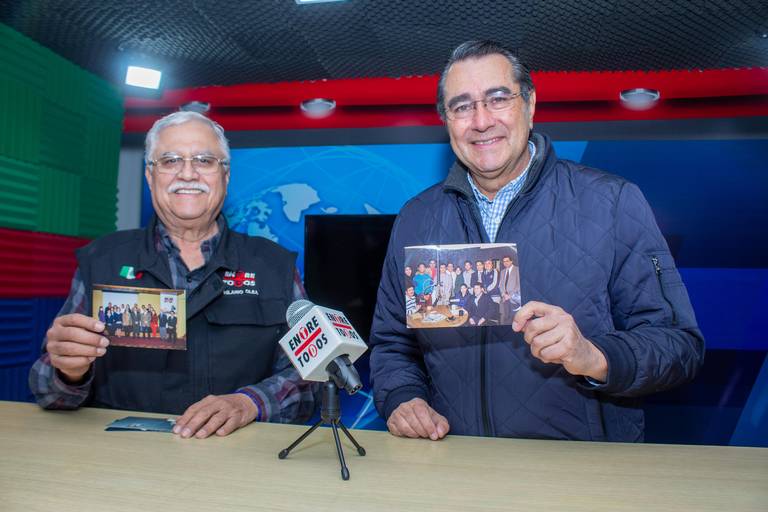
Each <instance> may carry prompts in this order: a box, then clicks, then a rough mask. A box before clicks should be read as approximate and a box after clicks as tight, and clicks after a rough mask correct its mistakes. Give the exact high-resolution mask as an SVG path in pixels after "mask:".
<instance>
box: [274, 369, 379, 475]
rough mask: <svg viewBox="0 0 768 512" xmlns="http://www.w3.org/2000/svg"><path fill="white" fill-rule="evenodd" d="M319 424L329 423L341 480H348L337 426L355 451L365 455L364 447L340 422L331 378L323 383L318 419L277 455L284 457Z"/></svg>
mask: <svg viewBox="0 0 768 512" xmlns="http://www.w3.org/2000/svg"><path fill="white" fill-rule="evenodd" d="M321 424H325V425H330V426H331V429H332V430H333V439H334V440H335V441H336V454H337V455H338V456H339V464H341V478H342V480H349V469H348V468H347V463H346V462H345V461H344V450H343V448H342V447H341V440H340V439H339V430H338V429H339V428H341V431H342V432H344V434H346V436H347V437H348V438H349V440H350V441H352V444H353V445H355V448H357V453H358V454H360V455H361V456H363V455H365V448H363V447H362V446H360V445H359V444H358V443H357V441H355V438H354V437H352V434H350V433H349V430H347V427H345V426H344V424H343V423H342V422H341V404H340V403H339V387H338V386H337V385H336V383H335V382H334V380H333V379H328V382H326V383H325V384H323V402H322V406H321V408H320V420H318V422H317V423H315V424H314V425H312V426H311V427H310V428H309V430H307V431H306V432H304V433H303V434H302V435H301V436H300V437H299V438H298V439H296V440H295V441H294V442H293V444H291V446H289V447H288V448H285V449H284V450H281V451H280V453H279V454H278V455H277V456H278V457H279V458H280V459H284V458H286V457H287V456H288V454H289V453H290V452H291V450H293V449H294V448H296V447H297V446H298V445H299V444H300V443H301V442H302V441H303V440H305V439H306V438H307V437H309V435H310V434H311V433H312V432H314V431H315V429H316V428H317V427H319V426H320V425H321Z"/></svg>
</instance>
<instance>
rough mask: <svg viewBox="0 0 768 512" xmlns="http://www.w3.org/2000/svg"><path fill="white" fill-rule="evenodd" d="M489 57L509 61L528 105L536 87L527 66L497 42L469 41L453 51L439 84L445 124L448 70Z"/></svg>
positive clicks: (440, 110) (438, 103)
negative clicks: (501, 57) (493, 56)
mask: <svg viewBox="0 0 768 512" xmlns="http://www.w3.org/2000/svg"><path fill="white" fill-rule="evenodd" d="M488 55H501V56H503V57H505V58H506V59H507V60H508V61H509V63H510V64H511V65H512V79H513V80H514V81H515V83H517V84H518V85H519V86H520V95H521V96H522V97H523V100H525V104H526V105H528V100H529V99H530V98H531V93H532V92H533V91H534V89H535V87H534V86H533V80H532V79H531V72H530V71H528V68H527V67H526V66H525V64H523V63H522V62H521V61H520V59H518V58H517V56H516V55H515V54H514V53H513V52H512V51H511V50H509V49H508V48H505V47H504V46H502V45H501V44H499V43H497V42H495V41H467V42H465V43H462V44H460V45H459V46H457V47H456V49H455V50H453V53H451V57H450V58H449V59H448V63H447V64H446V65H445V68H443V72H442V74H441V75H440V81H439V82H438V83H437V113H438V114H440V119H442V120H443V122H445V77H446V75H447V74H448V70H449V69H451V66H453V65H454V64H455V63H456V62H460V61H463V60H468V59H479V58H481V57H486V56H488Z"/></svg>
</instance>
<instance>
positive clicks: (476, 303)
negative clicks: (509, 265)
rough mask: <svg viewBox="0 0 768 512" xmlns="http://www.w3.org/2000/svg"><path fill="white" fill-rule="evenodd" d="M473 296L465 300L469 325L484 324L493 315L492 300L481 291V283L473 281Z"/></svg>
mask: <svg viewBox="0 0 768 512" xmlns="http://www.w3.org/2000/svg"><path fill="white" fill-rule="evenodd" d="M472 292H473V295H474V296H473V297H472V298H470V299H469V300H468V301H467V302H466V305H465V307H466V309H467V315H468V316H469V320H468V322H469V325H478V326H479V325H486V324H487V323H488V321H489V320H491V317H492V316H493V301H492V300H491V299H490V297H488V294H486V293H485V292H484V291H483V285H481V284H480V283H475V286H474V287H473V289H472Z"/></svg>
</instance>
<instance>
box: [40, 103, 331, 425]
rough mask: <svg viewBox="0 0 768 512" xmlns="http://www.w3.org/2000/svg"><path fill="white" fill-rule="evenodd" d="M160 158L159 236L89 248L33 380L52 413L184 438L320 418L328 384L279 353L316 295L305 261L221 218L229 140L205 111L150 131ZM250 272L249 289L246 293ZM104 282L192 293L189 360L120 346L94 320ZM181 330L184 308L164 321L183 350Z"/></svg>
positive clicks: (152, 159) (143, 234) (156, 177)
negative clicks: (148, 426) (137, 414)
mask: <svg viewBox="0 0 768 512" xmlns="http://www.w3.org/2000/svg"><path fill="white" fill-rule="evenodd" d="M146 162H147V165H146V169H145V177H146V179H147V182H148V184H149V188H150V191H151V193H152V204H153V206H154V209H155V213H156V214H157V215H156V217H155V218H153V219H152V221H151V222H150V224H149V226H148V227H147V228H145V229H135V230H128V231H118V232H116V233H112V234H109V235H107V236H105V237H102V238H100V239H98V240H95V241H93V242H92V243H90V244H89V245H87V246H86V247H84V248H82V249H80V250H79V251H78V252H77V259H78V267H77V271H76V273H75V277H74V279H73V281H72V289H71V291H70V295H69V298H68V299H67V301H66V303H65V304H64V307H63V308H62V310H61V311H60V312H59V315H58V316H57V317H56V319H55V320H54V322H53V325H52V326H51V328H50V329H49V330H48V332H47V336H46V340H45V341H44V353H43V355H42V356H41V357H40V359H38V361H37V362H36V363H35V364H34V365H33V367H32V370H31V371H30V387H31V389H32V391H33V393H34V394H35V397H36V398H37V401H38V403H39V404H40V405H41V406H42V407H45V408H49V409H74V408H77V407H80V406H82V405H87V406H96V407H108V408H112V409H129V410H141V411H151V412H162V413H172V414H179V415H181V416H180V417H179V418H178V420H177V421H176V425H175V427H174V433H176V434H178V435H180V436H181V437H184V438H189V437H193V436H194V437H196V438H205V437H209V436H211V435H218V436H223V435H228V434H230V433H232V432H233V431H235V430H237V429H238V428H240V427H243V426H245V425H248V424H249V423H250V422H252V421H254V420H258V421H273V422H286V423H287V422H300V421H303V420H305V419H308V417H309V416H311V414H312V412H313V409H314V389H315V388H316V387H315V386H312V385H311V383H309V382H305V381H303V380H302V379H301V378H300V376H299V374H298V372H297V371H296V370H295V369H294V368H293V366H292V365H291V364H290V362H289V360H288V358H287V357H286V356H285V355H284V353H283V351H282V350H281V349H280V348H279V347H278V344H277V342H278V340H279V339H280V338H281V336H282V334H283V333H284V332H285V331H286V330H287V325H286V321H285V313H286V310H287V308H288V305H289V304H290V303H291V302H292V301H293V300H295V299H296V298H298V297H301V296H303V290H302V287H301V283H300V281H298V280H297V278H296V276H297V274H296V270H295V258H296V255H295V254H294V253H291V252H289V251H287V250H286V249H284V248H282V247H280V246H279V245H277V244H275V243H274V242H272V241H270V240H266V239H264V238H259V237H248V236H245V235H242V234H240V233H235V232H231V231H229V228H228V226H227V222H226V220H225V219H224V218H223V216H221V215H220V212H221V207H222V204H223V202H224V197H225V194H226V190H227V185H228V183H229V144H228V143H227V139H226V136H225V135H224V130H223V129H222V128H221V126H219V124H217V123H215V122H213V121H212V120H210V119H208V118H207V117H205V116H203V115H201V114H198V113H194V112H176V113H173V114H170V115H168V116H166V117H164V118H162V119H160V120H158V121H157V122H156V123H155V124H154V126H153V127H152V129H151V130H150V131H149V133H148V134H147V143H146ZM236 275H247V276H248V279H247V280H244V281H243V282H242V283H234V282H233V277H234V276H236ZM94 284H105V285H116V286H131V287H137V288H153V289H174V290H180V289H183V290H184V291H185V293H186V310H185V314H186V316H185V318H184V320H185V321H186V330H185V332H186V338H187V350H168V351H165V350H142V349H131V348H125V347H119V346H115V347H109V340H108V339H107V338H105V337H104V336H103V334H104V324H103V323H102V322H99V321H98V320H97V319H94V318H92V317H91V308H92V304H91V302H92V299H91V297H92V290H93V285H94ZM133 311H134V312H135V317H136V319H135V320H132V325H133V329H134V330H133V336H135V337H139V336H141V331H140V325H141V320H140V318H139V317H140V314H138V313H139V310H138V307H136V308H134V310H133ZM126 313H127V314H126V315H125V317H126V318H129V319H130V318H131V315H130V312H129V311H127V310H126ZM176 322H177V317H176V314H175V313H174V312H173V310H172V311H171V314H170V316H169V317H167V318H166V319H165V324H164V325H165V327H166V328H167V335H168V337H169V338H170V340H171V341H175V340H176V333H177V325H176Z"/></svg>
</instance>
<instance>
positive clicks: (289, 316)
mask: <svg viewBox="0 0 768 512" xmlns="http://www.w3.org/2000/svg"><path fill="white" fill-rule="evenodd" d="M314 306H315V304H314V303H313V302H311V301H308V300H306V299H299V300H297V301H294V303H293V304H291V305H290V306H288V310H287V311H286V312H285V321H286V322H288V327H289V328H293V326H294V325H296V322H298V321H299V320H301V317H303V316H304V315H306V314H307V311H309V310H310V309H312V308H313V307H314Z"/></svg>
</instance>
